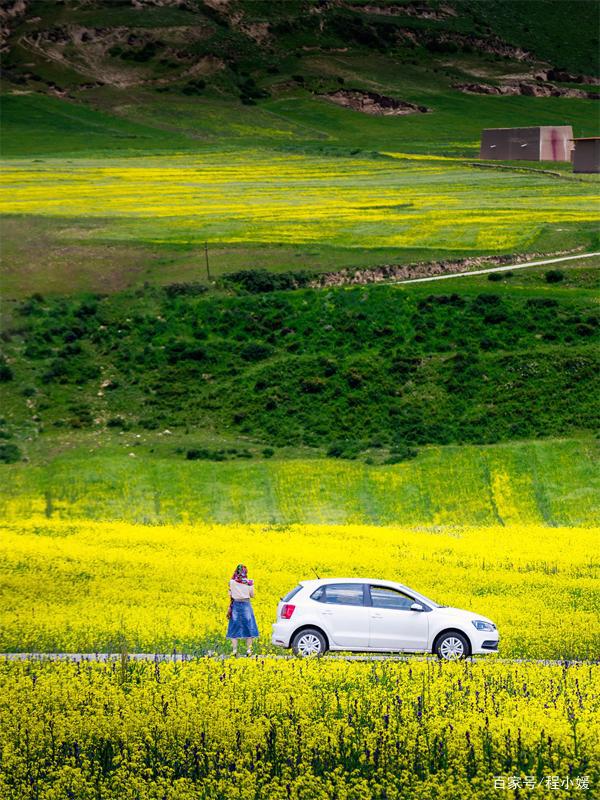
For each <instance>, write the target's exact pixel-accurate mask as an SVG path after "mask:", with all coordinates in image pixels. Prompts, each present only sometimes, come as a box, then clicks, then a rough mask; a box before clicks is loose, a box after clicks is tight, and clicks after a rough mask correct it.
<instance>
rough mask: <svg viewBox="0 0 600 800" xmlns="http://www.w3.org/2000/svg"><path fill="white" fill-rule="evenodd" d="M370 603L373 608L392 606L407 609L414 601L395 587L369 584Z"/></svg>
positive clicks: (400, 609) (401, 609) (402, 609)
mask: <svg viewBox="0 0 600 800" xmlns="http://www.w3.org/2000/svg"><path fill="white" fill-rule="evenodd" d="M370 589H371V603H372V605H373V607H374V608H392V609H396V610H397V611H409V610H410V607H411V606H412V604H413V603H414V602H415V601H414V600H413V598H412V597H409V596H408V595H406V594H403V592H399V591H398V590H397V589H390V588H389V587H387V586H371V587H370Z"/></svg>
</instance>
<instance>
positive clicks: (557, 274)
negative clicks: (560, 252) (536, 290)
mask: <svg viewBox="0 0 600 800" xmlns="http://www.w3.org/2000/svg"><path fill="white" fill-rule="evenodd" d="M564 279H565V273H564V272H561V270H559V269H549V270H548V272H546V283H560V282H561V281H564Z"/></svg>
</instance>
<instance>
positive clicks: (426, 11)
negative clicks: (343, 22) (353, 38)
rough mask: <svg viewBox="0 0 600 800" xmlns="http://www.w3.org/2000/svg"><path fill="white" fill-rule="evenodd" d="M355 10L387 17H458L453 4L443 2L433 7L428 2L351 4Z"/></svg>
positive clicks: (436, 18)
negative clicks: (381, 4)
mask: <svg viewBox="0 0 600 800" xmlns="http://www.w3.org/2000/svg"><path fill="white" fill-rule="evenodd" d="M350 8H352V10H353V11H356V10H359V11H362V12H364V13H365V14H378V15H380V16H386V17H396V16H402V15H404V16H407V17H416V18H417V19H434V20H440V19H447V18H448V17H456V16H457V14H456V11H455V9H453V8H452V7H451V6H449V5H446V4H441V5H439V6H438V7H437V8H432V7H431V6H429V5H428V4H427V3H408V4H406V5H399V6H396V5H390V6H378V5H376V4H373V5H369V6H350Z"/></svg>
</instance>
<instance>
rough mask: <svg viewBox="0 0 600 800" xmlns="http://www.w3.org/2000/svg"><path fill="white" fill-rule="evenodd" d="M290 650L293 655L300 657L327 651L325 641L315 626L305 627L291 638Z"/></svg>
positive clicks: (321, 653) (318, 654) (317, 654)
mask: <svg viewBox="0 0 600 800" xmlns="http://www.w3.org/2000/svg"><path fill="white" fill-rule="evenodd" d="M292 650H293V652H294V655H296V656H300V657H302V658H308V657H310V656H322V655H323V654H324V653H326V652H327V641H326V640H325V637H324V636H323V634H322V633H321V631H319V630H317V629H316V628H305V629H304V630H302V631H299V632H298V633H297V634H296V635H295V636H294V638H293V639H292Z"/></svg>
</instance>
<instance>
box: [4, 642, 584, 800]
mask: <svg viewBox="0 0 600 800" xmlns="http://www.w3.org/2000/svg"><path fill="white" fill-rule="evenodd" d="M0 696H1V697H2V702H1V703H0V751H1V752H2V759H1V762H0V796H1V797H2V798H3V800H33V799H34V798H35V800H65V799H66V798H71V799H72V800H97V799H98V798H119V800H229V799H230V798H231V800H234V798H235V800H254V798H263V799H264V800H331V798H337V799H339V800H371V798H376V799H377V800H383V798H385V799H386V800H433V798H437V799H438V800H488V798H491V797H494V798H502V800H506V799H507V798H515V797H532V798H538V799H539V798H547V797H553V796H557V797H581V798H586V797H589V798H591V797H592V796H594V790H595V788H596V787H597V786H598V779H599V777H600V775H599V771H598V764H599V760H598V759H597V758H596V757H595V756H596V754H597V752H598V745H599V733H600V725H599V723H598V720H599V719H600V715H599V712H600V701H599V698H600V677H599V673H598V670H597V668H596V667H594V666H592V665H590V664H585V665H572V664H571V665H566V664H565V665H540V664H531V663H529V664H524V663H513V664H506V663H499V662H494V661H492V662H491V663H490V662H487V663H482V662H476V663H474V664H473V663H469V662H465V663H443V664H442V663H437V662H432V661H428V662H415V661H412V662H407V663H398V662H395V663H393V662H392V663H357V662H343V661H331V660H327V659H322V660H313V661H300V660H292V661H280V660H275V659H270V658H267V659H264V660H262V659H261V660H256V661H254V660H252V661H247V660H238V661H231V660H229V661H225V662H223V661H216V660H212V659H200V660H198V661H195V662H191V663H186V664H177V665H174V664H153V663H142V664H119V663H113V664H98V663H83V664H74V663H55V662H54V663H52V662H51V663H39V662H25V663H7V662H4V663H2V662H1V661H0ZM515 786H516V787H518V788H519V789H520V792H519V794H516V793H515Z"/></svg>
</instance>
